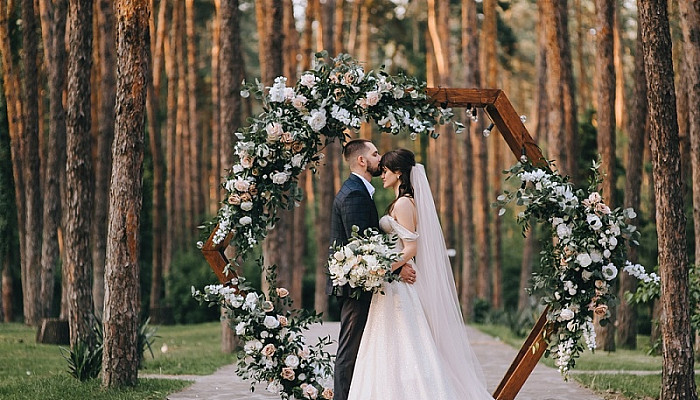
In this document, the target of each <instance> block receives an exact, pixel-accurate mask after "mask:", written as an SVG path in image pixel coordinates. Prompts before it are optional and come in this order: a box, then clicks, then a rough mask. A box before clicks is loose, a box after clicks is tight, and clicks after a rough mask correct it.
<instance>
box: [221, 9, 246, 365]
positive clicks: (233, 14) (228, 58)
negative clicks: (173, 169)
mask: <svg viewBox="0 0 700 400" xmlns="http://www.w3.org/2000/svg"><path fill="white" fill-rule="evenodd" d="M217 3H218V5H219V9H218V11H219V22H220V24H221V25H220V30H221V36H220V40H221V51H220V53H219V60H218V64H219V93H220V106H219V110H220V117H219V118H220V119H219V121H215V123H216V124H219V132H220V136H221V145H220V147H221V149H220V153H219V159H220V160H221V166H222V169H221V170H219V171H217V176H220V175H223V172H224V171H223V169H224V168H229V167H230V166H231V162H232V158H231V154H233V143H234V140H235V136H234V135H233V132H236V131H237V130H238V128H239V127H240V125H241V97H240V95H239V91H240V82H241V80H240V79H239V78H240V76H241V75H242V72H243V64H242V60H243V54H242V49H241V39H240V25H239V18H238V17H239V15H238V0H232V1H223V2H220V3H219V2H218V1H217ZM221 329H222V332H223V333H222V336H221V349H222V351H223V352H226V353H228V352H231V351H233V349H234V348H235V337H234V335H233V331H232V330H231V327H230V326H229V324H228V321H226V320H222V321H221Z"/></svg>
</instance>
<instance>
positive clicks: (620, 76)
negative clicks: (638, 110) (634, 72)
mask: <svg viewBox="0 0 700 400" xmlns="http://www.w3.org/2000/svg"><path fill="white" fill-rule="evenodd" d="M621 14H622V13H621V12H616V13H615V16H614V17H613V41H614V43H613V59H614V64H615V128H616V129H618V130H623V129H625V127H626V126H627V113H626V112H625V111H626V108H627V107H626V105H627V103H626V101H625V97H626V96H625V66H624V54H625V45H624V42H623V39H624V30H623V29H624V28H623V27H622V26H621V24H622V21H621V19H622V16H621Z"/></svg>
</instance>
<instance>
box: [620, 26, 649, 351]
mask: <svg viewBox="0 0 700 400" xmlns="http://www.w3.org/2000/svg"><path fill="white" fill-rule="evenodd" d="M641 33H642V32H641V26H639V25H637V44H636V53H635V56H634V93H633V96H632V102H633V103H632V105H631V106H632V107H631V108H630V110H629V117H628V118H627V127H626V130H627V132H628V134H629V143H628V146H627V174H626V179H625V208H630V207H631V208H633V209H634V210H635V211H636V212H637V213H639V212H640V209H639V206H640V204H641V190H642V166H643V163H644V144H645V143H646V140H644V139H645V137H646V132H645V131H646V126H647V124H646V120H647V93H646V90H647V87H646V84H647V83H646V77H645V75H644V56H643V52H642V35H641ZM637 221H638V220H637ZM637 221H632V223H633V224H635V223H637ZM627 259H628V260H630V261H631V262H633V263H636V262H637V259H638V255H637V247H636V246H629V247H628V251H627ZM619 276H620V291H619V295H618V297H619V298H620V305H619V306H618V310H617V343H618V345H619V346H620V347H622V348H627V349H635V348H636V347H637V310H636V308H635V307H634V305H631V304H629V303H628V302H627V301H626V300H625V293H626V292H634V291H635V289H636V288H637V280H636V278H634V277H632V276H630V275H629V274H626V273H625V274H620V275H619Z"/></svg>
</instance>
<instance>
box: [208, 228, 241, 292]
mask: <svg viewBox="0 0 700 400" xmlns="http://www.w3.org/2000/svg"><path fill="white" fill-rule="evenodd" d="M218 229H219V226H218V225H217V226H216V228H215V229H214V230H213V231H212V233H211V235H209V238H208V239H207V241H206V242H205V243H204V245H203V246H202V254H203V255H204V258H205V259H206V260H207V262H208V263H209V266H210V267H211V269H212V271H214V273H215V274H216V277H217V278H219V282H221V283H223V284H225V285H229V286H233V287H235V286H236V285H232V284H231V280H232V279H235V278H237V277H238V274H237V273H236V271H234V270H233V269H230V268H229V270H228V274H226V272H225V271H226V267H227V266H228V265H229V261H228V258H226V254H224V251H225V250H226V248H228V245H229V243H230V242H231V237H232V234H231V233H229V234H228V235H227V236H226V238H225V239H224V240H222V241H221V243H219V244H215V243H214V234H216V231H217V230H218Z"/></svg>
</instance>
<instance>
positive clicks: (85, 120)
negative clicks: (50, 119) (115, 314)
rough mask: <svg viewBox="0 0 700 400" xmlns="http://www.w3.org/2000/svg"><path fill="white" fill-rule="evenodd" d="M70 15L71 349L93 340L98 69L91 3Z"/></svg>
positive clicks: (83, 1) (85, 0) (67, 216)
mask: <svg viewBox="0 0 700 400" xmlns="http://www.w3.org/2000/svg"><path fill="white" fill-rule="evenodd" d="M69 5H70V6H69V12H68V24H69V26H70V34H69V39H68V40H69V48H70V52H69V57H68V87H67V92H68V100H67V103H66V110H67V118H66V154H67V158H66V193H65V197H64V203H63V210H64V213H63V232H64V238H65V239H64V240H65V251H66V257H65V259H66V264H65V265H64V270H65V275H64V279H67V285H68V286H67V287H68V324H69V326H70V341H71V347H74V346H75V344H76V343H77V342H78V341H87V342H91V341H92V339H91V338H92V310H93V303H92V281H91V275H90V274H91V272H92V257H91V253H90V222H91V221H90V219H91V218H90V217H91V212H90V210H92V191H93V188H92V184H91V182H92V173H93V170H92V160H91V154H90V149H91V147H90V123H91V121H90V69H91V67H92V53H91V49H92V15H93V4H92V1H89V0H70V2H69Z"/></svg>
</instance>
